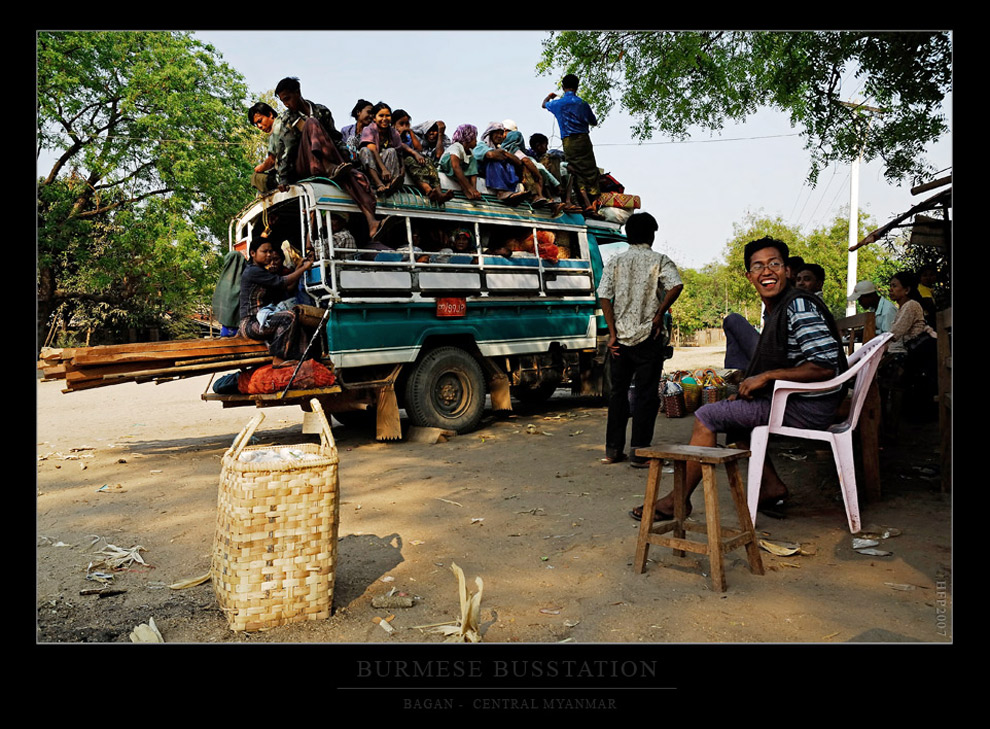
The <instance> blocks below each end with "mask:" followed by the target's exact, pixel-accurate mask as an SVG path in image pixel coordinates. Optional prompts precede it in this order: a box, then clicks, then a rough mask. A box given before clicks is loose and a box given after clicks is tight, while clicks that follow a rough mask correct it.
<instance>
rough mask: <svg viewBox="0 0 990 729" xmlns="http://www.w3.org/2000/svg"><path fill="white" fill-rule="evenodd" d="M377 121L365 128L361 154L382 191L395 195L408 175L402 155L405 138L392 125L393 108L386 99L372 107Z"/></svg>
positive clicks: (372, 179) (377, 189) (378, 189)
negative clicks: (400, 137) (403, 139)
mask: <svg viewBox="0 0 990 729" xmlns="http://www.w3.org/2000/svg"><path fill="white" fill-rule="evenodd" d="M372 111H373V112H374V123H372V124H369V125H368V126H366V127H365V128H364V131H362V132H361V143H360V152H359V156H360V159H361V164H363V165H364V167H365V169H367V171H368V174H369V175H370V176H371V181H372V182H373V183H374V185H375V187H376V190H375V192H376V193H377V194H379V195H391V194H392V193H393V192H395V191H396V190H398V189H399V186H400V185H401V184H402V182H403V179H404V178H405V176H406V170H405V166H404V165H403V164H402V156H401V155H400V154H399V151H400V149H401V148H402V140H401V139H399V133H398V132H397V131H395V127H393V126H392V108H391V107H390V106H389V105H388V104H386V103H385V102H384V101H379V102H378V103H377V104H375V105H374V106H373V107H372Z"/></svg>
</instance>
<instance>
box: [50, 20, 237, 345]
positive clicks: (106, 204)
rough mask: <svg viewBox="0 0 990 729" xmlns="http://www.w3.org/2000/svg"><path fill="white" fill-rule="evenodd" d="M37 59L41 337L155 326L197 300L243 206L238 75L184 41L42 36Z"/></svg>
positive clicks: (130, 35)
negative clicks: (52, 329) (54, 327)
mask: <svg viewBox="0 0 990 729" xmlns="http://www.w3.org/2000/svg"><path fill="white" fill-rule="evenodd" d="M37 50H38V76H37V78H38V137H37V139H38V146H37V153H38V159H39V165H40V164H42V163H44V164H46V166H47V164H48V162H47V160H48V159H52V160H53V161H52V162H51V167H50V168H49V169H48V172H47V174H45V175H44V176H43V177H39V179H38V189H37V192H38V328H39V337H43V336H44V332H45V329H46V327H47V325H48V323H49V322H50V321H51V318H52V316H53V315H54V314H55V313H56V311H57V312H59V315H60V316H61V317H66V318H67V317H68V316H71V315H72V314H85V315H87V316H91V317H94V318H95V319H99V318H100V317H99V312H100V311H104V312H110V314H107V317H106V320H107V321H109V320H110V319H116V320H118V321H119V322H121V323H128V324H130V325H131V326H133V325H135V324H139V323H141V322H142V321H144V320H147V319H154V320H156V321H158V322H159V323H160V324H161V323H165V322H164V318H165V317H166V314H177V313H182V312H183V311H186V310H188V309H189V308H190V307H191V306H192V305H194V304H195V303H197V302H198V301H201V300H202V299H203V297H204V296H205V295H206V292H207V291H208V290H209V288H210V284H211V282H212V281H214V280H215V273H216V270H217V269H216V263H215V261H216V258H217V245H216V242H217V241H225V240H226V235H227V224H228V221H229V220H230V218H231V216H232V215H233V214H234V213H235V212H236V211H237V210H238V209H239V208H240V207H241V206H242V205H243V204H245V203H246V202H247V201H248V200H250V198H251V196H252V191H251V188H250V186H249V185H248V184H247V181H248V179H249V176H250V171H251V167H252V162H251V161H250V159H249V158H248V156H247V154H246V146H245V143H246V141H247V140H248V139H249V135H250V134H252V132H251V129H250V128H249V127H248V125H247V123H246V117H245V105H244V98H245V96H246V93H247V89H246V86H245V84H244V81H243V78H242V77H241V75H240V74H238V73H237V72H236V71H234V70H233V69H231V68H230V67H229V66H228V65H227V64H225V63H223V62H222V61H221V60H220V59H219V58H218V56H217V54H216V52H215V50H214V49H213V48H212V47H211V46H209V45H204V44H202V43H200V42H199V41H196V40H194V39H193V38H192V37H191V36H190V35H189V34H187V33H178V32H168V33H166V32H44V33H39V35H38V45H37ZM43 154H44V155H45V156H44V157H43V156H42V155H43Z"/></svg>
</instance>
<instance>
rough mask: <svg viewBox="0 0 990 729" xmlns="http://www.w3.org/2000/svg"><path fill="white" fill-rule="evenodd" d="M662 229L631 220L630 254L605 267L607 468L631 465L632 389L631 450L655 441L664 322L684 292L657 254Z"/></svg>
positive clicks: (673, 269) (641, 217) (650, 220)
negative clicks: (632, 389)
mask: <svg viewBox="0 0 990 729" xmlns="http://www.w3.org/2000/svg"><path fill="white" fill-rule="evenodd" d="M658 228H659V226H658V225H657V221H656V219H655V218H654V217H653V216H652V215H650V214H649V213H636V214H634V215H633V216H632V217H630V218H629V220H628V221H627V222H626V238H627V240H628V241H629V249H628V250H626V251H623V252H622V253H620V254H619V255H617V256H614V257H612V258H610V259H609V260H608V261H607V262H606V264H605V268H604V271H603V272H602V280H601V283H600V284H599V285H598V299H599V301H600V302H601V307H602V314H603V315H604V316H605V321H606V323H607V324H608V333H609V338H608V349H609V353H610V355H611V358H612V361H611V379H610V383H611V388H612V389H611V393H610V395H609V402H608V422H607V424H606V426H605V457H604V458H602V459H601V461H602V463H618V462H620V461H624V460H626V457H627V456H626V453H625V445H626V422H627V421H628V419H629V408H630V404H629V386H630V384H633V385H635V392H634V397H633V404H632V434H631V436H630V439H629V442H630V449H631V450H633V451H635V450H636V449H637V448H648V447H649V446H650V445H651V444H652V441H653V429H654V426H655V425H656V419H657V412H658V410H659V409H660V394H659V385H660V376H661V374H662V373H663V357H664V349H665V348H666V347H667V341H666V337H665V336H664V326H663V318H664V315H665V314H666V313H667V311H668V310H669V309H670V307H671V306H672V305H673V303H674V302H675V301H676V300H677V297H678V296H680V294H681V291H682V290H683V288H684V285H683V284H682V283H681V276H680V273H679V272H678V270H677V266H676V265H674V262H673V261H672V260H670V258H668V257H667V256H665V255H664V254H663V253H660V252H658V251H655V250H653V248H652V245H653V239H654V237H655V234H656V231H657V229H658ZM630 465H633V466H636V467H637V468H644V467H647V466H648V465H649V462H648V461H647V460H645V459H640V458H637V457H636V456H633V457H632V458H631V459H630Z"/></svg>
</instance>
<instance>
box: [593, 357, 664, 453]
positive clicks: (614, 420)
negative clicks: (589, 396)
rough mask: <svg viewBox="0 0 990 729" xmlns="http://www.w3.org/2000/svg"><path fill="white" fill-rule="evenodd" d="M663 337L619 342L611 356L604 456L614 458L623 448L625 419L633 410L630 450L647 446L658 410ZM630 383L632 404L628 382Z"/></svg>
mask: <svg viewBox="0 0 990 729" xmlns="http://www.w3.org/2000/svg"><path fill="white" fill-rule="evenodd" d="M663 350H664V343H663V338H662V337H660V338H658V339H653V338H652V337H650V338H648V339H646V340H645V341H642V342H640V343H639V344H636V345H633V346H632V347H627V346H625V345H623V344H620V345H619V355H618V356H614V355H613V356H612V363H611V368H612V376H611V387H612V390H611V394H610V395H609V401H608V422H607V424H606V426H605V455H606V456H609V457H610V458H615V457H616V456H620V455H622V454H623V453H624V451H625V447H626V422H627V421H628V420H629V411H630V407H631V409H632V434H631V435H630V438H629V446H630V449H631V450H635V449H636V448H648V447H649V446H650V445H651V443H652V442H653V429H654V427H655V426H656V422H657V412H658V411H659V409H660V393H659V387H660V376H661V375H662V374H663ZM630 384H633V385H635V386H636V389H635V390H634V391H633V397H632V403H630V398H629V385H630Z"/></svg>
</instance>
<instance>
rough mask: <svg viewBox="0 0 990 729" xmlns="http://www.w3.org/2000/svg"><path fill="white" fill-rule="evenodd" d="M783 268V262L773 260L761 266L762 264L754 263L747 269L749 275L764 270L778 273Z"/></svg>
mask: <svg viewBox="0 0 990 729" xmlns="http://www.w3.org/2000/svg"><path fill="white" fill-rule="evenodd" d="M783 267H784V262H783V261H778V260H773V261H770V263H768V264H766V265H763V264H762V263H754V264H753V265H752V266H750V267H749V272H750V273H761V272H762V271H763V269H764V268H769V269H770V270H771V271H779V270H780V269H782V268H783Z"/></svg>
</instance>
